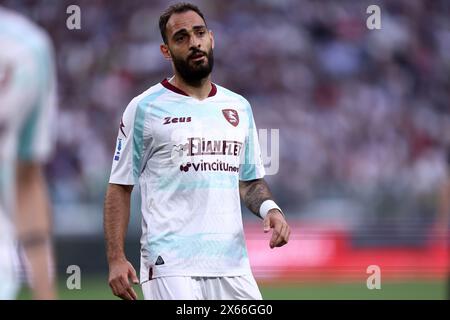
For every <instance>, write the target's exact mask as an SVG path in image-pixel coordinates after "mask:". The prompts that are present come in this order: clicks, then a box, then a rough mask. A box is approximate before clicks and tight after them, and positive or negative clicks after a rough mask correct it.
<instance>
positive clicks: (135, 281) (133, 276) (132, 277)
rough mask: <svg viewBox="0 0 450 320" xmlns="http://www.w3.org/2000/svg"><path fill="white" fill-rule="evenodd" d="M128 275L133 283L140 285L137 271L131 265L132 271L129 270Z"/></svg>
mask: <svg viewBox="0 0 450 320" xmlns="http://www.w3.org/2000/svg"><path fill="white" fill-rule="evenodd" d="M128 275H129V277H130V278H131V281H133V283H134V284H138V283H139V279H138V277H137V275H136V270H134V268H133V266H132V265H130V269H129V270H128Z"/></svg>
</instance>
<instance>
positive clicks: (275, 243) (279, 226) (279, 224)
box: [263, 209, 291, 249]
mask: <svg viewBox="0 0 450 320" xmlns="http://www.w3.org/2000/svg"><path fill="white" fill-rule="evenodd" d="M263 223H264V232H265V233H267V232H269V231H270V229H273V233H272V238H271V239H270V243H269V245H270V248H271V249H273V248H275V247H281V246H284V245H285V244H286V243H288V241H289V236H290V234H291V228H289V225H288V224H287V222H286V219H284V216H283V214H282V213H281V212H280V211H279V210H278V209H272V210H269V212H268V213H267V216H266V217H265V218H264V221H263Z"/></svg>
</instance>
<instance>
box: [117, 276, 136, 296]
mask: <svg viewBox="0 0 450 320" xmlns="http://www.w3.org/2000/svg"><path fill="white" fill-rule="evenodd" d="M120 283H121V285H122V290H121V291H120V292H119V294H120V295H119V296H120V297H121V298H122V299H125V300H135V299H133V296H132V294H131V292H130V289H131V290H133V289H132V288H131V286H130V283H129V282H128V277H127V276H122V277H120Z"/></svg>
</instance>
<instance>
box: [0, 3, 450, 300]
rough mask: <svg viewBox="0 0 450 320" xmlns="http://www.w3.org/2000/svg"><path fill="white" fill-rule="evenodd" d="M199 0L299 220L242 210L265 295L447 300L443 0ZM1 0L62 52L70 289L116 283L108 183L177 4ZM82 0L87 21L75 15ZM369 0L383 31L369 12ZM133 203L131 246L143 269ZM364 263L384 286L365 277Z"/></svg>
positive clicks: (58, 166)
mask: <svg viewBox="0 0 450 320" xmlns="http://www.w3.org/2000/svg"><path fill="white" fill-rule="evenodd" d="M192 2H193V3H195V4H197V5H199V6H200V8H202V10H203V11H204V13H205V14H206V17H207V22H208V25H209V27H210V28H211V29H212V30H213V31H214V33H215V37H216V49H215V58H216V64H215V71H214V73H213V81H214V82H217V83H218V84H220V85H223V86H225V87H227V88H229V89H231V90H234V91H236V92H238V93H241V94H243V95H244V96H246V97H247V98H248V99H249V101H250V102H251V103H252V105H253V109H254V114H255V119H256V123H257V126H258V127H259V128H267V129H271V128H279V129H280V169H279V172H278V174H276V175H273V176H269V177H268V178H267V180H268V181H269V184H270V186H271V188H272V190H273V192H274V194H275V196H276V199H277V201H278V202H279V204H280V206H281V207H282V208H283V209H284V211H285V213H286V214H287V216H288V219H289V221H290V223H291V224H292V225H293V233H292V237H291V241H290V243H289V245H288V246H286V247H283V248H281V249H277V250H270V249H269V248H268V235H264V234H263V233H262V226H261V224H260V222H259V220H258V219H256V218H255V217H254V216H252V215H251V214H250V213H248V212H244V218H245V226H246V236H247V241H248V248H249V255H250V259H251V262H252V266H253V270H254V273H255V276H256V277H257V279H258V281H259V283H260V284H261V288H262V292H263V296H264V297H265V298H267V299H445V298H446V297H447V293H446V292H447V274H448V272H447V267H448V262H449V258H448V253H447V241H446V239H448V237H447V230H448V224H449V222H448V221H449V219H448V215H449V211H450V209H449V207H450V205H449V189H450V188H449V178H448V177H449V173H448V172H449V168H448V167H449V163H448V161H450V156H449V155H450V151H449V142H450V77H449V74H450V54H449V52H450V19H449V18H448V17H449V16H450V2H449V1H445V0H442V1H438V0H436V1H425V0H424V1H418V0H404V1H376V0H372V1H336V2H332V1H299V0H277V1H271V0H251V1H250V0H249V1H244V0H230V1H206V0H204V1H192ZM0 3H1V4H2V5H4V6H6V7H7V8H11V9H15V10H17V11H19V12H21V13H24V14H25V15H27V16H29V17H31V18H32V19H33V20H34V21H36V22H37V23H38V24H40V25H41V26H42V27H44V28H45V29H46V30H47V31H48V32H49V33H50V35H51V37H52V39H53V41H54V46H55V50H56V57H57V66H58V80H59V82H58V83H59V98H60V103H59V120H58V132H59V133H58V144H57V152H56V153H55V155H54V158H53V160H52V161H51V163H50V164H49V165H48V167H47V174H48V178H49V187H50V191H51V196H52V201H53V205H54V235H55V238H54V239H55V248H56V257H57V265H56V269H57V275H58V279H59V284H60V285H59V286H60V295H61V298H63V299H113V298H114V297H113V296H112V294H111V293H110V291H109V288H108V285H107V272H108V270H107V265H106V258H105V252H104V244H103V234H102V206H103V197H104V192H105V188H106V184H107V180H108V175H109V171H110V166H111V161H112V155H113V152H114V144H115V138H116V134H117V129H118V124H119V120H120V117H121V114H122V112H123V110H124V108H125V106H126V105H127V103H128V102H129V101H130V99H131V98H132V97H134V96H136V95H137V94H139V93H140V92H142V91H144V90H145V89H146V88H147V87H149V86H150V85H152V84H154V83H156V82H159V81H161V80H162V79H163V78H164V77H165V76H169V75H170V74H171V72H170V66H169V64H168V63H166V62H165V61H164V60H163V58H162V57H161V55H160V53H159V44H160V42H161V40H160V35H159V30H158V27H157V21H158V17H159V15H160V13H161V12H162V10H163V9H165V8H166V7H167V5H168V4H169V2H167V1H144V0H128V1H100V0H92V1H76V0H73V1H72V0H71V1H65V0H63V1H56V0H40V1H32V0H6V1H0ZM72 4H76V5H78V6H80V8H81V27H82V29H81V30H68V29H67V28H66V19H67V18H68V16H69V15H68V14H66V8H67V7H68V6H69V5H72ZM370 4H377V5H379V6H380V8H381V19H382V20H381V21H382V29H381V30H372V31H371V30H368V29H367V27H366V19H367V17H368V14H367V13H366V8H367V7H368V5H370ZM137 198H138V195H137V194H136V193H135V195H134V200H137ZM134 203H135V205H134V206H133V211H132V216H131V223H130V227H129V234H128V238H127V252H128V255H129V258H130V259H131V260H132V261H133V263H134V265H135V267H136V268H137V267H138V264H139V235H140V214H139V208H138V205H137V203H138V201H135V202H134ZM69 265H78V266H80V268H81V272H82V280H81V290H73V291H71V290H68V289H67V287H66V279H67V277H68V276H69V275H68V274H66V269H67V267H68V266H69ZM370 265H377V266H379V267H380V268H381V290H369V289H368V288H367V287H366V280H367V278H368V277H369V276H370V274H368V273H367V267H368V266H370ZM141 296H142V295H141ZM20 298H21V299H27V298H29V292H28V291H27V290H26V289H24V290H23V291H22V293H21V295H20Z"/></svg>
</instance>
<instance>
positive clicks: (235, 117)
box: [222, 109, 239, 127]
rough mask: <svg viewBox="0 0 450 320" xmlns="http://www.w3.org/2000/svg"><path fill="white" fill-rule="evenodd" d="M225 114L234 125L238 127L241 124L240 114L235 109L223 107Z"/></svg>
mask: <svg viewBox="0 0 450 320" xmlns="http://www.w3.org/2000/svg"><path fill="white" fill-rule="evenodd" d="M222 113H223V116H224V117H225V119H227V121H228V122H229V123H230V124H231V125H232V126H234V127H237V125H238V124H239V114H238V112H237V111H236V110H234V109H223V110H222Z"/></svg>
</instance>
